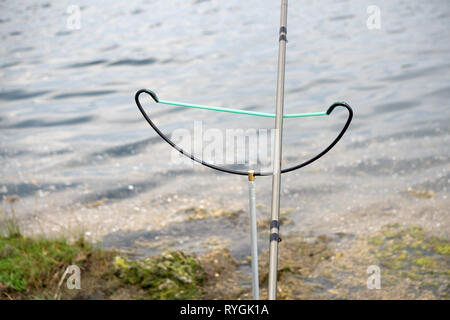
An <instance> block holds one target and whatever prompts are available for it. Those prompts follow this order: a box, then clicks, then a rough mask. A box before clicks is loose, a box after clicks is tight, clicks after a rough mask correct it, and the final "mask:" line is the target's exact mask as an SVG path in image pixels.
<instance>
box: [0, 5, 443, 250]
mask: <svg viewBox="0 0 450 320" xmlns="http://www.w3.org/2000/svg"><path fill="white" fill-rule="evenodd" d="M372 2H373V1H365V0H364V1H357V2H356V1H332V0H325V1H320V2H319V1H291V2H290V3H289V10H288V12H289V13H288V40H289V42H288V45H287V64H286V97H285V112H286V113H301V112H314V111H325V110H326V109H327V107H328V106H329V105H330V104H331V103H333V102H334V101H346V102H348V103H349V104H350V105H351V106H352V107H353V110H354V112H355V116H354V120H353V123H352V124H351V126H350V129H349V130H348V132H347V133H346V135H345V136H344V138H343V139H342V141H341V142H340V143H339V144H338V145H337V146H336V147H335V148H334V149H333V150H332V151H331V152H330V153H329V154H327V155H326V156H325V157H324V158H323V159H320V160H319V161H318V162H316V163H314V164H313V165H311V166H309V167H306V168H304V169H302V170H299V171H296V172H293V173H289V174H286V175H284V176H283V179H282V200H281V201H282V204H281V206H282V208H283V209H284V210H287V211H290V213H289V215H288V216H289V219H290V223H288V224H287V225H286V227H285V229H284V230H287V231H292V232H293V231H300V232H304V233H307V232H312V233H322V232H324V233H330V234H334V233H336V232H344V233H349V234H357V233H359V232H364V231H367V230H371V229H372V228H376V227H377V226H380V225H382V224H384V223H387V222H390V221H400V222H402V223H416V224H425V225H427V226H428V227H429V228H431V229H432V230H436V232H440V233H444V234H447V230H448V228H449V218H448V208H449V205H450V203H449V199H448V197H447V196H448V187H449V179H450V176H449V169H450V165H449V151H450V147H449V146H450V144H449V142H450V139H449V137H450V135H449V133H450V130H449V122H450V103H449V100H450V32H449V30H450V28H449V27H450V2H448V1H447V0H430V1H418V0H417V1H387V0H379V1H377V2H376V4H377V6H378V7H379V8H380V14H381V25H380V29H369V28H368V27H367V24H366V22H367V19H368V18H369V15H370V14H368V13H367V8H368V6H370V5H372V4H373V3H372ZM72 4H74V3H71V2H68V1H58V2H49V1H41V0H39V1H21V2H20V3H19V2H17V1H2V2H1V3H0V9H1V10H0V37H1V46H0V55H1V60H0V79H1V80H0V161H1V166H0V196H8V195H18V196H19V198H20V201H18V202H17V203H16V207H15V208H16V213H17V215H18V217H19V218H20V219H21V223H22V224H23V228H24V229H25V230H27V231H28V232H31V233H34V232H36V233H39V230H41V231H42V232H60V231H64V230H70V231H73V232H78V231H79V230H83V232H86V235H88V236H92V237H93V238H96V239H100V240H101V241H103V243H104V244H105V246H116V247H121V248H132V247H139V248H138V249H139V250H142V251H140V252H141V253H142V254H148V253H151V252H153V251H152V250H153V247H152V245H151V244H148V242H152V241H153V240H155V239H156V240H158V241H160V240H161V239H165V240H167V241H168V242H167V243H168V244H169V246H171V247H173V246H178V247H182V248H186V249H189V250H193V251H201V250H202V249H201V248H206V247H208V245H209V243H213V244H217V243H225V244H226V245H228V246H229V247H230V248H232V250H234V252H235V253H236V254H237V255H242V256H245V254H248V252H247V251H248V250H247V249H248V221H247V220H248V219H247V216H246V215H245V213H244V214H242V215H241V216H240V217H239V219H238V220H237V221H230V220H229V219H228V220H227V219H226V218H216V219H202V220H201V221H194V222H193V221H192V220H189V219H188V220H186V215H187V216H188V214H186V212H185V211H186V210H185V209H188V208H191V207H196V208H205V209H206V210H209V211H214V210H216V209H220V208H226V209H229V210H241V209H242V210H244V211H245V210H246V208H247V189H246V188H247V187H246V178H245V177H237V176H229V175H225V174H222V173H219V172H215V171H212V170H210V169H207V168H203V167H200V166H194V167H193V168H192V167H189V166H176V165H170V164H168V163H169V161H170V159H171V156H172V150H171V148H170V147H169V146H168V145H167V144H166V143H165V142H163V141H162V140H161V139H160V138H159V137H157V135H156V134H155V132H154V131H153V130H152V129H151V128H150V127H149V126H148V124H147V123H146V122H145V121H144V119H143V118H142V116H141V115H140V113H139V111H138V109H137V108H136V106H135V103H134V93H135V92H136V91H137V90H138V89H141V88H149V89H152V90H154V91H155V92H157V94H158V96H159V97H160V98H161V99H165V100H173V101H185V102H191V103H197V104H203V105H212V106H224V107H231V108H244V109H248V110H253V111H260V112H269V113H272V112H274V109H275V93H276V73H277V54H278V30H279V12H280V8H279V1H256V0H250V1H234V0H233V1H212V0H211V1H200V0H197V1H191V0H190V1H184V0H183V1H181V0H177V1H148V0H146V1H113V2H112V1H106V0H104V1H95V2H92V1H77V4H79V5H80V27H81V28H80V29H75V30H71V29H70V28H68V26H67V20H68V19H71V16H70V14H69V13H68V12H67V10H68V7H69V5H72ZM146 106H147V107H148V110H149V112H150V114H151V115H154V120H155V122H156V123H157V124H158V125H159V126H161V128H162V129H163V131H164V132H166V133H168V134H170V133H171V132H173V130H175V129H177V128H186V129H188V130H190V131H192V130H193V127H194V120H197V121H202V123H203V126H204V127H205V128H217V129H219V130H221V131H222V132H223V131H225V130H226V129H229V128H244V129H245V128H266V129H267V128H272V127H273V125H274V120H273V119H265V118H249V117H248V116H242V115H231V114H228V113H217V112H211V111H200V110H187V109H182V108H176V107H170V106H164V105H155V104H154V103H153V104H152V103H151V102H150V100H146ZM345 117H346V115H345V112H344V111H338V110H336V111H335V112H333V114H332V115H331V116H329V117H317V118H305V119H290V120H286V121H285V126H284V145H283V159H284V161H283V165H284V166H288V165H293V164H296V163H298V162H301V161H302V160H304V159H307V158H308V157H309V156H310V155H313V154H315V153H317V152H318V151H319V150H320V149H321V148H323V147H324V146H325V145H327V144H328V143H329V141H331V139H332V138H333V137H334V136H335V135H336V132H337V131H338V130H339V129H340V128H341V127H342V125H343V123H344V121H345ZM249 119H251V121H249ZM256 182H257V198H258V214H259V216H260V217H261V218H268V217H269V207H270V198H271V191H270V188H271V179H270V178H269V177H265V178H258V179H257V180H256ZM427 194H430V195H431V196H430V197H427V196H426V195H427ZM423 195H425V196H423ZM4 207H7V204H6V203H5V202H4ZM5 210H6V209H5ZM37 221H38V222H37ZM39 228H41V229H39ZM282 232H283V229H282ZM261 239H262V240H261V247H262V248H264V247H267V243H268V241H267V239H266V237H265V234H263V235H262V236H261ZM174 241H175V242H174ZM204 242H206V244H205V243H204ZM139 243H140V244H141V245H139ZM142 243H144V244H142ZM145 243H146V244H147V245H146V244H145ZM146 250H147V251H146ZM246 250H247V251H246ZM246 252H247V253H246Z"/></svg>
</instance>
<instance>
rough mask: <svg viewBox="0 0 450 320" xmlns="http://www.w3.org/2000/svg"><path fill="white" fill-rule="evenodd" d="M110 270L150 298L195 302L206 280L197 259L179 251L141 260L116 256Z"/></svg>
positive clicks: (166, 252)
mask: <svg viewBox="0 0 450 320" xmlns="http://www.w3.org/2000/svg"><path fill="white" fill-rule="evenodd" d="M113 269H114V274H115V275H116V276H117V277H118V278H119V279H121V280H122V281H123V282H125V283H126V284H131V285H138V286H139V287H141V288H142V289H145V290H146V291H147V292H148V296H149V298H151V299H194V298H196V297H198V296H199V295H200V294H201V290H200V285H201V284H202V282H203V281H204V280H205V272H204V270H203V268H202V266H201V265H200V263H199V262H198V260H197V259H196V258H195V257H194V256H191V255H187V254H184V253H183V252H181V251H165V252H163V253H162V254H161V255H158V256H154V257H149V258H146V259H143V260H128V259H126V258H123V257H120V256H117V257H116V258H115V260H114V263H113Z"/></svg>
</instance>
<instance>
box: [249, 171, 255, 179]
mask: <svg viewBox="0 0 450 320" xmlns="http://www.w3.org/2000/svg"><path fill="white" fill-rule="evenodd" d="M248 181H255V171H254V170H249V171H248Z"/></svg>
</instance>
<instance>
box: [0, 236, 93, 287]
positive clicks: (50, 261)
mask: <svg viewBox="0 0 450 320" xmlns="http://www.w3.org/2000/svg"><path fill="white" fill-rule="evenodd" d="M87 250H91V249H90V247H88V246H87V245H86V244H85V242H84V241H78V242H76V243H75V244H69V243H67V242H66V241H65V240H46V239H29V238H25V237H22V236H20V235H15V236H8V237H0V283H1V284H2V286H3V287H4V288H6V290H7V291H16V292H24V291H27V290H28V289H39V288H43V287H44V288H45V286H46V285H47V284H48V283H49V282H50V281H51V280H52V279H54V278H55V275H57V274H58V273H59V276H61V275H62V273H63V272H64V270H65V269H66V268H67V266H69V265H71V264H72V263H73V262H74V259H75V258H76V257H77V255H79V254H80V253H82V252H84V251H87Z"/></svg>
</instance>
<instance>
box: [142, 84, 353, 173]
mask: <svg viewBox="0 0 450 320" xmlns="http://www.w3.org/2000/svg"><path fill="white" fill-rule="evenodd" d="M142 93H146V94H148V95H150V96H151V97H152V98H153V100H154V101H155V102H156V103H158V101H159V100H158V97H157V96H156V94H155V93H154V92H153V91H151V90H147V89H141V90H139V91H138V92H136V95H135V97H134V100H135V101H136V105H137V107H138V108H139V110H140V111H141V113H142V115H143V116H144V118H145V120H147V122H148V124H149V125H150V126H151V127H152V128H153V130H155V131H156V133H157V134H158V135H159V136H160V137H161V138H163V139H164V140H165V141H166V142H167V143H168V144H170V145H171V146H172V147H173V148H174V149H176V150H177V151H179V152H180V153H181V154H183V155H185V156H186V157H188V158H190V159H192V160H194V161H196V162H198V163H200V164H202V165H204V166H206V167H209V168H211V169H215V170H218V171H221V172H225V173H231V174H238V175H242V176H247V175H248V171H241V170H233V169H228V168H224V167H219V166H216V165H213V164H211V163H208V162H206V161H203V160H201V159H198V158H196V157H194V156H193V155H192V154H190V153H189V152H186V151H184V150H183V149H181V148H180V147H179V146H177V145H176V144H175V143H174V142H172V140H170V139H169V138H168V137H167V136H166V135H165V134H164V133H162V132H161V130H159V128H158V127H157V126H156V125H155V124H154V123H153V121H152V120H151V119H150V117H149V116H148V114H147V112H145V110H144V108H143V107H142V105H141V102H140V101H139V96H140V95H141V94H142ZM336 107H344V108H346V109H347V111H348V118H347V121H346V123H345V125H344V127H343V128H342V130H341V132H340V133H339V134H338V135H337V137H336V138H335V139H334V140H333V142H331V144H330V145H329V146H328V147H326V148H325V149H324V150H323V151H322V152H320V153H319V154H317V155H316V156H314V157H312V158H311V159H309V160H306V161H304V162H302V163H300V164H298V165H295V166H292V167H289V168H286V169H282V170H281V173H286V172H290V171H294V170H297V169H300V168H303V167H305V166H307V165H309V164H311V163H313V162H314V161H316V160H318V159H319V158H320V157H322V156H324V155H325V154H326V153H327V152H328V151H330V150H331V149H332V148H333V147H334V146H335V145H336V143H338V141H339V140H341V138H342V136H343V135H344V133H345V131H347V129H348V127H349V126H350V122H351V121H352V118H353V110H352V108H351V107H350V106H349V105H348V104H347V103H345V102H335V103H333V104H332V105H331V106H330V107H329V108H328V110H327V114H328V115H329V114H331V112H333V110H334V109H335V108H336ZM254 175H255V176H270V175H272V172H261V171H257V172H255V173H254Z"/></svg>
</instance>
